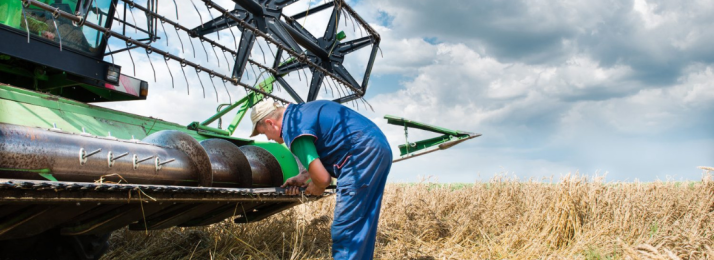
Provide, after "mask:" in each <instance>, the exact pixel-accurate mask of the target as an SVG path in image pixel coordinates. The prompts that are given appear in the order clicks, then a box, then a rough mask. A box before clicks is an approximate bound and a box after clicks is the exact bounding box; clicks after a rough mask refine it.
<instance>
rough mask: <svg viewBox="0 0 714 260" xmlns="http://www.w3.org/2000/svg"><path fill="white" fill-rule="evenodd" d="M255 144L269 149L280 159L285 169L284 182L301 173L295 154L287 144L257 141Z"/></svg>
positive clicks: (279, 161) (281, 165) (282, 167)
mask: <svg viewBox="0 0 714 260" xmlns="http://www.w3.org/2000/svg"><path fill="white" fill-rule="evenodd" d="M253 145H255V146H258V147H260V148H263V149H265V150H268V152H270V153H271V154H273V156H275V158H276V159H278V163H280V168H281V169H282V170H283V182H285V181H286V180H288V178H290V177H293V176H296V175H298V173H300V170H299V168H298V164H297V160H296V159H295V156H294V155H293V153H291V152H290V150H288V148H287V147H286V146H285V145H282V144H278V143H274V142H255V143H254V144H253Z"/></svg>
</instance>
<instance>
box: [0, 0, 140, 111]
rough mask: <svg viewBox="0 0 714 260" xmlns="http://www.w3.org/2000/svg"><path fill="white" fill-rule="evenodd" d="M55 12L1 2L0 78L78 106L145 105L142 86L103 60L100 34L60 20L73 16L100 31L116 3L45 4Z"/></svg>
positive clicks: (52, 0)
mask: <svg viewBox="0 0 714 260" xmlns="http://www.w3.org/2000/svg"><path fill="white" fill-rule="evenodd" d="M43 3H44V4H45V6H47V7H50V8H52V10H53V11H48V10H45V9H42V8H40V7H38V6H35V5H28V4H27V3H26V2H23V1H10V0H7V1H3V2H2V3H0V39H3V44H0V78H2V79H3V80H2V82H3V83H6V84H10V85H13V86H18V87H22V88H26V89H32V90H35V91H39V92H44V93H49V94H53V95H56V96H61V97H66V98H69V99H73V100H76V101H80V102H102V101H124V100H143V99H146V96H147V94H148V84H147V82H146V81H143V80H140V79H136V78H133V77H129V76H127V75H123V74H121V66H118V65H115V64H112V63H109V62H106V61H104V57H105V55H106V51H105V50H106V48H107V47H108V46H107V37H105V34H104V32H103V31H102V30H98V29H94V28H90V27H86V26H79V25H80V24H77V22H75V21H72V20H70V19H67V18H65V17H62V16H60V15H58V14H59V13H58V12H64V13H69V14H74V15H76V16H78V17H82V20H83V21H85V22H91V23H95V24H97V25H98V26H100V27H101V28H105V29H107V28H111V27H112V25H113V23H114V19H113V17H114V13H115V12H116V8H115V6H116V1H112V0H96V1H88V0H46V1H43Z"/></svg>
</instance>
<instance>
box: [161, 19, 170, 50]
mask: <svg viewBox="0 0 714 260" xmlns="http://www.w3.org/2000/svg"><path fill="white" fill-rule="evenodd" d="M164 23H165V21H164V20H161V28H163V29H164V36H166V47H169V35H168V34H167V33H166V27H164Z"/></svg>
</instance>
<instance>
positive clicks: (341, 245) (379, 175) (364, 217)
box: [332, 152, 392, 259]
mask: <svg viewBox="0 0 714 260" xmlns="http://www.w3.org/2000/svg"><path fill="white" fill-rule="evenodd" d="M354 159H357V160H356V161H360V162H370V163H369V165H368V167H361V168H358V170H357V171H355V172H350V173H349V174H362V175H363V176H365V178H359V179H360V180H364V182H362V181H360V182H359V183H358V182H356V183H354V185H353V186H351V187H342V188H341V187H338V189H337V198H336V205H335V217H334V220H333V223H332V256H333V257H334V258H335V259H372V257H373V254H374V243H375V238H376V235H377V225H378V223H379V213H380V208H381V204H382V194H383V193H384V186H385V184H386V182H387V174H388V173H389V169H390V168H391V163H392V161H391V153H390V154H387V155H385V154H384V153H379V152H373V153H370V154H368V155H365V156H359V157H358V158H354ZM342 174H348V173H347V172H343V173H342ZM338 185H339V182H338Z"/></svg>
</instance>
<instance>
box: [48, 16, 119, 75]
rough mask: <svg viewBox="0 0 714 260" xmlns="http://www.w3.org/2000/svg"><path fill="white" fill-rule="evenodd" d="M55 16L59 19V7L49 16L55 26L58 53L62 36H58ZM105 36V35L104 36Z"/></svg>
mask: <svg viewBox="0 0 714 260" xmlns="http://www.w3.org/2000/svg"><path fill="white" fill-rule="evenodd" d="M55 16H57V17H59V7H58V8H57V9H55V13H54V14H51V15H50V17H52V24H54V25H55V32H56V33H57V37H58V38H59V47H60V51H62V35H60V32H59V27H57V21H56V20H55V18H56V17H55ZM105 35H106V34H105ZM107 45H108V44H107ZM113 59H114V58H113V57H112V61H113ZM112 63H113V62H112Z"/></svg>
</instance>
